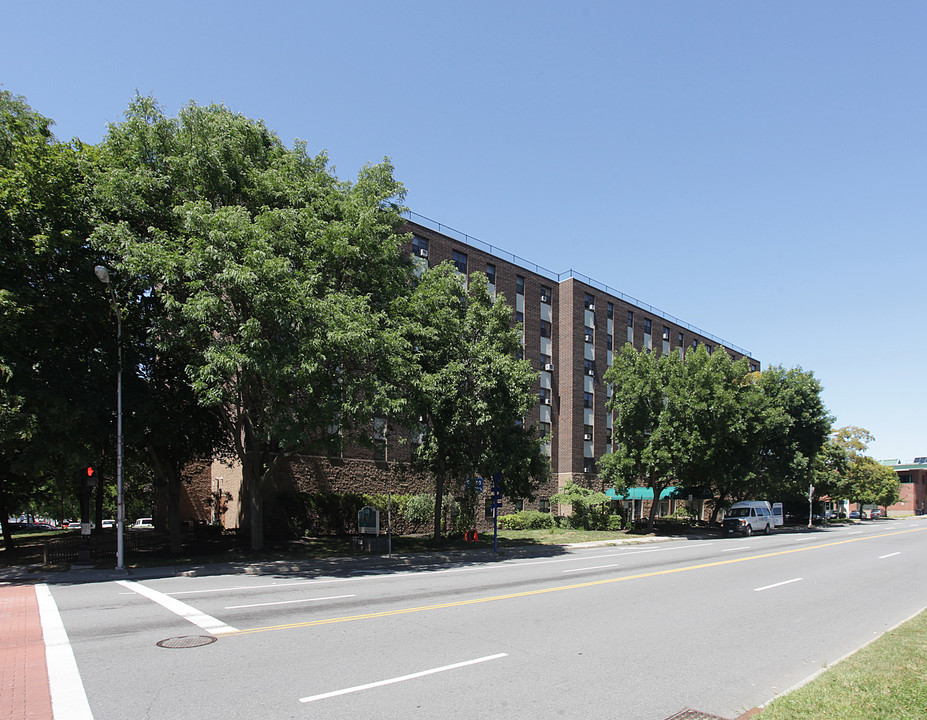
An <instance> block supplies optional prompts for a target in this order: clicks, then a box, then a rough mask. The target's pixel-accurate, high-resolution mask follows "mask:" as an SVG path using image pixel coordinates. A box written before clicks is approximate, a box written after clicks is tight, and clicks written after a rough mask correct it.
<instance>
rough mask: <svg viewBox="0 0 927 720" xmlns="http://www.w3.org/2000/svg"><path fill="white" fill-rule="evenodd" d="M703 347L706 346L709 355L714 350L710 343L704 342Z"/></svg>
mask: <svg viewBox="0 0 927 720" xmlns="http://www.w3.org/2000/svg"><path fill="white" fill-rule="evenodd" d="M705 347H706V348H708V354H709V355H711V351H712V350H714V348H713V347H712V346H711V344H710V343H705Z"/></svg>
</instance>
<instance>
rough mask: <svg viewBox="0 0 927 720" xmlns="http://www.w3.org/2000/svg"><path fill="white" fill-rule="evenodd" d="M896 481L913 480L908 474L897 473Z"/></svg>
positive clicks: (905, 481)
mask: <svg viewBox="0 0 927 720" xmlns="http://www.w3.org/2000/svg"><path fill="white" fill-rule="evenodd" d="M898 482H902V483H913V482H914V481H913V480H912V479H911V476H910V475H899V476H898Z"/></svg>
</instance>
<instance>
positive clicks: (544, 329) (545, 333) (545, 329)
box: [541, 320, 551, 338]
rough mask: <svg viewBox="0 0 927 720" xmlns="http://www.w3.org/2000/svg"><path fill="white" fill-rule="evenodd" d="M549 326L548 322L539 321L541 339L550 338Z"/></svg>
mask: <svg viewBox="0 0 927 720" xmlns="http://www.w3.org/2000/svg"><path fill="white" fill-rule="evenodd" d="M550 331H551V325H550V321H549V320H541V337H546V338H549V337H550Z"/></svg>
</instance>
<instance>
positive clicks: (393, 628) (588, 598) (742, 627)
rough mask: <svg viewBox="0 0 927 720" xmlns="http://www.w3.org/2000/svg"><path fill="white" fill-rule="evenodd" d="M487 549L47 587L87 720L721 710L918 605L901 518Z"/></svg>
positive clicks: (917, 583) (657, 719)
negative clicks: (501, 552) (429, 558)
mask: <svg viewBox="0 0 927 720" xmlns="http://www.w3.org/2000/svg"><path fill="white" fill-rule="evenodd" d="M485 557H486V556H481V557H480V558H477V559H476V560H474V559H472V558H470V559H468V556H465V555H461V556H460V557H459V559H454V560H451V561H448V562H442V563H433V562H432V563H427V562H426V563H425V564H424V565H423V566H422V567H418V566H417V564H416V563H406V564H403V563H401V562H400V561H397V560H393V561H383V560H378V559H370V560H366V561H362V562H356V561H352V562H349V563H345V564H344V565H343V566H339V565H338V564H333V563H328V564H326V565H324V566H320V568H319V569H318V570H317V571H311V570H310V571H306V570H305V569H303V571H302V572H279V573H276V574H274V575H259V576H255V575H241V574H237V575H232V574H225V575H214V576H195V577H175V576H170V577H161V578H157V577H154V578H149V579H140V578H139V577H138V576H130V577H128V578H127V579H125V580H122V581H118V582H117V581H113V580H100V581H96V582H75V583H56V584H51V585H50V589H51V593H52V596H53V598H54V600H55V602H56V603H57V606H58V609H59V611H60V613H61V617H62V620H63V623H64V626H65V629H66V630H67V634H68V636H69V639H70V643H71V646H72V649H73V652H74V656H75V658H76V660H77V665H78V668H79V670H80V676H81V679H82V681H83V685H84V688H85V690H86V693H87V697H88V699H89V703H90V708H91V711H92V713H93V717H94V718H95V719H96V720H124V719H125V718H157V719H160V718H173V719H178V718H196V719H197V720H200V719H206V718H217V719H219V718H221V719H222V720H232V719H236V718H248V720H253V719H254V718H275V719H277V718H300V719H302V718H325V719H330V718H368V717H369V718H378V719H391V718H397V719H399V718H403V719H405V718H425V719H430V718H468V719H477V718H532V719H534V720H543V719H544V718H575V717H587V718H611V719H617V720H624V719H633V720H662V719H663V718H667V717H669V716H670V715H672V714H674V713H676V712H678V711H680V710H682V709H684V708H694V709H698V710H701V711H704V712H710V713H713V714H715V715H719V716H722V717H726V718H735V717H737V716H738V715H739V714H740V713H742V712H743V711H745V710H747V709H749V708H752V707H754V706H758V705H762V704H765V703H767V702H769V701H770V700H771V699H772V698H773V697H775V696H776V695H777V694H778V693H781V692H783V691H785V690H786V689H788V688H790V687H791V686H793V685H795V684H796V683H799V682H801V681H803V680H804V679H806V678H807V677H809V676H810V675H812V674H813V673H815V672H817V671H818V670H820V669H821V668H822V667H826V666H827V665H829V664H832V663H833V662H835V661H836V660H838V659H840V658H841V657H843V656H844V655H846V654H847V653H850V652H852V651H854V650H855V649H857V648H859V647H860V646H862V645H863V644H865V643H867V642H868V641H870V640H871V639H873V638H875V637H877V636H878V635H880V634H881V633H883V632H884V631H885V630H887V629H889V628H890V627H893V626H894V625H896V624H898V623H899V622H901V621H903V620H905V619H907V618H908V617H910V616H911V615H913V614H915V613H916V612H918V611H920V610H922V609H923V608H924V606H925V604H927V571H925V570H924V568H927V520H924V519H921V518H912V519H908V520H885V521H874V522H867V523H864V524H862V525H857V526H853V527H844V528H833V529H828V530H822V531H815V532H797V533H791V532H783V533H776V534H773V535H772V536H768V537H766V536H754V537H751V538H741V537H725V538H717V539H710V540H688V541H669V542H663V543H651V544H642V545H631V546H618V547H593V548H574V549H570V550H563V549H560V548H547V549H541V550H532V551H526V552H523V553H512V552H510V553H509V554H507V555H506V556H503V558H501V559H495V558H487V559H485V560H483V559H482V558H485ZM177 638H189V639H188V640H183V641H179V640H176V639H177ZM212 638H217V640H215V642H210V644H204V645H199V646H195V647H182V648H164V647H160V646H159V645H158V644H157V643H158V642H159V641H165V640H168V641H171V642H170V643H169V644H171V643H174V644H178V643H180V644H187V643H190V644H197V643H199V642H207V641H209V640H211V639H212Z"/></svg>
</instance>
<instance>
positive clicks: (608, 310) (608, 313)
mask: <svg viewBox="0 0 927 720" xmlns="http://www.w3.org/2000/svg"><path fill="white" fill-rule="evenodd" d="M605 317H607V318H608V319H609V320H611V319H612V318H613V317H615V306H614V305H612V304H611V303H606V305H605Z"/></svg>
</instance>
